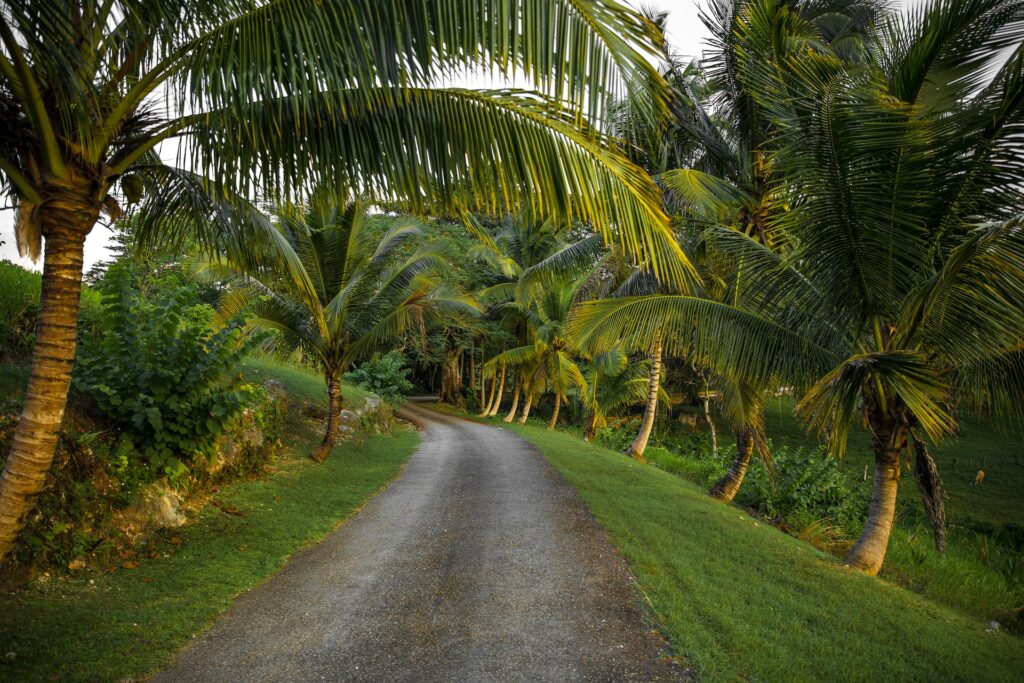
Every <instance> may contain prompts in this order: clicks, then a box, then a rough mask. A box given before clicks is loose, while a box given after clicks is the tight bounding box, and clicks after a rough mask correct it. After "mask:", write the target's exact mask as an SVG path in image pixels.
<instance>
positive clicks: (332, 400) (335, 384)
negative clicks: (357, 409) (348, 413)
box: [309, 373, 341, 462]
mask: <svg viewBox="0 0 1024 683" xmlns="http://www.w3.org/2000/svg"><path fill="white" fill-rule="evenodd" d="M325 379H326V380H327V433H325V434H324V440H323V441H322V442H321V443H320V445H319V446H317V447H316V450H314V451H313V452H312V453H310V454H309V457H311V458H313V460H315V461H317V462H323V461H324V460H326V459H327V456H328V455H330V454H331V449H333V448H334V441H335V439H336V438H337V436H338V418H339V416H340V415H341V382H340V381H339V380H338V375H337V373H335V374H333V375H327V377H325Z"/></svg>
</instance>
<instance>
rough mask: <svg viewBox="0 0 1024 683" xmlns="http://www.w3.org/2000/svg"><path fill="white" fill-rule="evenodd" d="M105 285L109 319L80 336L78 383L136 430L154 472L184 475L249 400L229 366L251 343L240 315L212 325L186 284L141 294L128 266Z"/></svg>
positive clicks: (106, 411) (116, 419)
mask: <svg viewBox="0 0 1024 683" xmlns="http://www.w3.org/2000/svg"><path fill="white" fill-rule="evenodd" d="M101 291H102V294H103V309H104V310H103V316H104V325H103V328H102V332H101V333H100V334H99V335H98V336H97V337H95V338H91V339H86V340H85V342H84V344H83V347H82V349H81V353H80V354H79V360H78V366H77V368H76V372H75V377H74V383H75V387H76V388H77V389H78V390H79V391H82V392H84V393H86V394H88V395H89V396H90V397H92V399H93V400H94V401H95V402H96V405H97V406H98V407H99V409H100V410H101V411H102V412H103V413H104V414H105V415H106V416H107V417H108V418H109V419H111V420H112V421H114V422H115V423H116V424H118V425H120V426H121V427H123V428H124V430H125V431H126V432H127V433H128V434H130V435H131V437H132V439H133V440H134V441H135V443H136V445H137V446H138V447H139V453H140V454H141V456H142V457H143V458H144V460H145V463H144V464H145V465H147V466H148V467H149V468H151V469H152V470H153V473H154V474H157V475H159V474H163V475H166V476H168V477H170V478H171V479H177V478H180V477H181V476H182V475H184V474H185V473H186V472H187V471H188V464H189V463H190V462H191V461H193V460H194V459H196V458H197V457H207V458H210V457H212V456H213V448H214V442H215V439H216V438H217V436H218V435H219V434H220V433H221V432H222V431H223V429H224V427H225V425H226V424H227V423H228V421H230V420H231V419H232V418H234V417H235V416H236V415H238V413H239V412H240V411H241V410H242V408H243V407H244V405H245V403H246V396H247V392H246V390H245V388H244V387H242V386H241V384H240V382H239V381H238V379H237V378H236V377H233V376H232V372H233V371H234V369H235V368H236V366H237V363H238V361H239V359H240V357H241V356H242V354H243V353H244V352H245V351H246V350H247V348H248V346H249V344H244V343H242V342H241V329H240V323H239V322H237V321H232V322H230V323H228V324H227V325H225V326H224V327H223V328H221V329H220V330H219V331H216V332H211V331H210V330H209V328H208V327H207V325H206V323H205V321H203V320H202V318H203V317H204V316H203V315H202V311H197V310H196V309H197V307H195V306H191V307H190V306H187V305H186V304H185V301H184V296H183V295H182V293H181V292H177V293H161V294H158V295H157V296H156V297H155V298H154V299H152V300H146V299H144V298H143V297H142V296H141V295H140V292H139V287H138V280H137V278H136V276H135V274H134V273H133V272H132V271H131V270H130V269H129V268H127V267H124V266H115V267H114V268H111V270H110V272H109V273H108V274H107V277H106V278H105V280H104V282H103V284H102V285H101ZM202 308H206V307H202Z"/></svg>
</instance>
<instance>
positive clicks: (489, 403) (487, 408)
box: [480, 377, 498, 417]
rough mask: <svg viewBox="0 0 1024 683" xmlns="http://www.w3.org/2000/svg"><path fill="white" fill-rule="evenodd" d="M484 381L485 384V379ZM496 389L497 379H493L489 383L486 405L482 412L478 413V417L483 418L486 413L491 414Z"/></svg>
mask: <svg viewBox="0 0 1024 683" xmlns="http://www.w3.org/2000/svg"><path fill="white" fill-rule="evenodd" d="M484 381H485V382H486V381H487V380H486V379H485V380H484ZM497 388H498V378H497V377H495V378H494V380H492V381H491V394H490V397H489V398H488V399H487V403H486V404H485V405H484V408H483V410H481V411H480V417H484V416H485V415H487V413H489V412H491V406H493V405H494V391H495V390H496V389H497Z"/></svg>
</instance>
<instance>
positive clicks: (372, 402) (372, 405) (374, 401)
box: [363, 396, 380, 412]
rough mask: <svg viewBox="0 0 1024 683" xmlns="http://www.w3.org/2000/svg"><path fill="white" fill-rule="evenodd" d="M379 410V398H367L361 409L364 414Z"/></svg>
mask: <svg viewBox="0 0 1024 683" xmlns="http://www.w3.org/2000/svg"><path fill="white" fill-rule="evenodd" d="M377 408H380V397H379V396H368V397H367V398H366V403H365V404H364V405H363V409H364V410H365V411H366V412H371V411H374V410H377Z"/></svg>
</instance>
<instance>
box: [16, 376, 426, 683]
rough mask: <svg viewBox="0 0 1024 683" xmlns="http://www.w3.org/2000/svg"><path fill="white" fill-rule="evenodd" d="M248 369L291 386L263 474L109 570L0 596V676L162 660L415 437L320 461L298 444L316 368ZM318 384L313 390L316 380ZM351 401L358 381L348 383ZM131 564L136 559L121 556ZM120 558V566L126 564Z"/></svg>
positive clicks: (304, 541) (392, 462) (373, 484)
mask: <svg viewBox="0 0 1024 683" xmlns="http://www.w3.org/2000/svg"><path fill="white" fill-rule="evenodd" d="M244 371H245V374H246V376H247V378H251V379H252V380H256V381H262V380H263V379H267V378H275V379H279V380H281V381H283V382H284V383H285V385H286V386H287V388H288V391H289V397H290V401H291V407H290V410H289V414H288V416H287V420H286V421H287V432H286V435H285V438H284V441H285V448H284V449H283V450H282V453H281V455H280V456H279V457H277V458H275V460H274V461H273V469H274V471H273V472H272V474H271V475H270V476H267V477H263V478H260V479H257V480H253V481H243V482H239V483H235V484H231V485H227V486H223V487H221V489H220V490H219V491H217V492H215V493H214V495H213V501H214V504H213V505H206V506H205V507H203V508H202V509H201V510H199V511H198V512H193V513H192V514H191V515H190V516H191V517H192V518H193V520H192V521H191V522H190V523H189V524H188V525H187V526H185V527H183V528H181V529H175V530H173V531H167V532H166V533H164V534H163V535H162V536H161V538H159V539H158V540H157V541H156V542H155V543H154V544H152V546H151V549H150V550H151V552H150V554H151V555H153V557H145V558H141V559H139V560H138V562H137V566H135V567H132V568H127V569H120V570H118V571H116V572H114V573H110V574H98V573H93V572H89V573H87V574H85V575H80V576H75V577H73V578H71V577H66V576H50V577H44V579H43V580H41V581H37V582H36V583H35V584H33V586H32V587H31V588H30V589H27V590H24V591H20V592H17V593H15V594H5V595H3V596H2V597H0V642H2V643H3V652H4V653H5V654H6V653H13V659H10V658H7V659H2V660H0V680H11V681H15V680H17V681H46V680H62V681H79V680H80V681H100V680H103V681H107V680H121V679H123V678H125V677H136V676H139V675H141V674H145V673H147V672H150V671H153V670H155V669H159V668H161V667H163V666H164V665H165V664H166V663H167V662H168V661H169V657H170V655H171V654H172V653H173V652H174V651H175V650H177V649H178V648H179V647H180V646H181V645H183V644H184V643H185V642H186V641H187V640H188V639H189V638H191V637H192V635H193V634H195V633H197V632H199V631H201V630H202V629H204V628H206V627H207V626H208V625H210V624H211V623H212V622H213V621H214V619H215V618H216V617H217V615H218V614H220V613H221V612H222V611H223V610H224V609H226V608H227V607H228V606H229V605H230V603H231V600H232V599H233V598H234V597H235V596H236V595H238V594H239V593H241V592H243V591H245V590H248V589H250V588H252V587H253V586H255V585H256V584H258V583H260V582H261V581H263V580H265V579H266V578H267V577H269V576H271V575H273V574H274V573H275V572H276V571H277V570H278V569H280V568H281V566H283V565H284V563H285V561H286V560H287V558H288V557H289V556H290V555H291V554H292V553H294V552H295V551H297V550H299V549H300V548H302V547H304V546H307V545H310V544H313V543H316V542H318V541H319V540H320V539H321V538H323V536H324V535H325V534H327V533H328V532H329V531H330V530H331V529H333V528H334V527H335V526H337V524H338V523H339V522H341V521H342V520H344V519H345V518H346V517H348V516H349V515H351V514H352V513H353V512H354V511H355V510H357V509H358V508H359V507H360V506H362V505H363V503H365V501H366V500H367V499H368V498H369V497H370V496H371V495H373V494H374V493H375V492H376V491H378V490H379V489H380V488H381V487H382V486H384V485H385V484H386V483H387V482H388V481H389V480H391V479H392V478H393V477H394V476H395V475H396V474H397V473H398V472H399V470H400V469H401V467H402V465H403V464H404V463H405V461H406V459H407V458H408V457H409V455H411V454H412V452H413V450H414V449H415V446H416V444H417V442H418V437H417V435H416V433H415V432H413V431H411V430H403V431H399V432H397V433H396V434H395V435H394V436H390V437H389V436H372V437H369V438H367V439H366V440H365V441H364V442H363V443H360V444H349V443H342V444H339V445H338V446H336V447H335V449H334V452H333V453H332V455H331V457H330V458H328V460H327V462H326V463H324V464H323V465H316V464H315V463H313V462H311V461H310V460H309V458H308V457H307V454H308V453H309V451H310V450H311V449H312V447H313V446H314V445H315V444H316V442H317V441H318V440H319V439H320V436H321V431H320V430H321V421H320V420H317V419H311V418H310V417H308V416H307V414H308V412H309V409H310V407H311V406H310V404H312V405H313V407H316V406H320V407H323V405H322V404H323V403H324V402H325V398H326V393H325V392H324V391H323V389H322V381H321V380H320V379H319V378H318V377H316V376H315V375H311V374H309V373H307V372H306V371H304V370H301V369H298V368H294V367H292V366H284V365H281V364H279V363H276V362H272V361H265V360H260V359H250V360H248V361H247V362H246V363H245V370H244ZM317 388H319V391H316V389H317ZM344 392H345V398H346V400H347V401H349V403H350V405H351V404H353V403H355V402H356V401H361V399H362V397H364V396H365V392H362V391H360V390H358V389H354V388H352V387H345V388H344ZM130 564H135V563H130ZM130 564H129V565H127V566H130Z"/></svg>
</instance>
